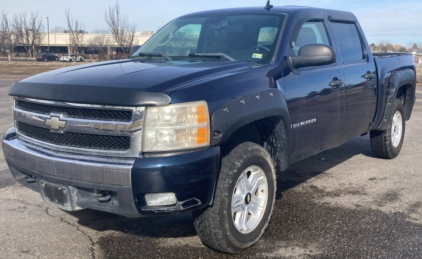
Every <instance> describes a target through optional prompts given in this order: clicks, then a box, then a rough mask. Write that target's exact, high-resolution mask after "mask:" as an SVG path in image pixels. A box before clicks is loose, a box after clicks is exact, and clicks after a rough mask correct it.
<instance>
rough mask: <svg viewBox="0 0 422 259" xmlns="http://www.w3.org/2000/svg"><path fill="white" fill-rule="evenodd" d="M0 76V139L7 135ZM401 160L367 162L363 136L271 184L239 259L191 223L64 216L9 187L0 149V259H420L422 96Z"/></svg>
mask: <svg viewBox="0 0 422 259" xmlns="http://www.w3.org/2000/svg"><path fill="white" fill-rule="evenodd" d="M23 77H25V76H23V75H21V76H16V75H4V74H3V75H2V74H0V116H1V117H0V120H1V123H0V132H2V133H4V132H5V131H6V129H7V128H9V127H11V126H12V118H11V99H10V98H9V97H8V96H7V91H8V89H9V86H10V83H11V82H12V81H16V80H19V79H21V78H23ZM417 91H418V92H417V95H418V98H419V99H418V100H417V102H416V105H415V108H414V111H413V115H412V119H411V120H410V121H409V122H408V123H407V128H406V137H405V141H404V145H403V149H402V152H401V154H400V156H399V157H397V158H396V159H394V160H382V159H377V158H374V157H373V155H372V153H371V150H370V146H369V138H368V136H364V137H357V138H355V139H352V140H350V141H348V142H347V143H345V144H344V145H342V146H340V147H338V148H335V149H332V150H328V151H325V152H323V153H321V154H318V155H316V156H314V157H311V158H308V159H306V160H304V161H301V162H299V163H296V164H293V165H292V166H291V168H290V169H289V170H288V171H287V172H284V173H279V175H278V184H277V185H278V186H277V187H278V192H277V201H276V204H275V209H274V212H273V217H272V220H271V223H270V227H269V229H268V230H267V232H266V233H265V234H264V236H263V238H262V239H261V240H260V241H259V242H258V243H257V244H256V245H255V246H253V247H252V248H250V249H247V250H245V251H244V252H242V253H240V254H237V255H227V254H222V253H218V252H215V251H212V250H210V249H208V248H206V247H205V246H203V245H202V243H201V241H200V240H199V238H198V236H197V234H196V232H195V229H194V226H193V223H192V217H191V215H190V214H179V215H172V216H164V217H156V218H140V219H129V218H125V217H121V216H117V215H112V214H108V213H103V212H97V211H93V210H81V211H76V212H64V211H61V210H60V209H57V208H55V207H53V206H50V205H47V204H45V203H43V202H42V200H41V197H40V196H39V194H37V193H35V192H33V191H31V190H29V189H26V188H24V187H21V186H20V185H19V184H17V183H15V181H14V179H13V178H12V177H11V175H10V172H9V170H8V168H7V165H6V164H5V161H4V158H3V154H2V151H1V149H0V244H1V246H0V258H58V257H60V258H422V215H421V213H422V191H421V188H420V186H421V185H422V174H421V173H420V168H422V159H421V152H422V136H421V134H420V126H421V125H422V124H421V123H422V102H421V99H422V87H421V86H419V87H418V89H417Z"/></svg>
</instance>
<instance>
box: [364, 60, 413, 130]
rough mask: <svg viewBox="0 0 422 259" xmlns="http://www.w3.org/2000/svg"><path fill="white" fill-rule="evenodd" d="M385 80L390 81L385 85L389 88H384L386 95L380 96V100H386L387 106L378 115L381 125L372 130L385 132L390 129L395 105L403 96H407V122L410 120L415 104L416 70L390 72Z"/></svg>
mask: <svg viewBox="0 0 422 259" xmlns="http://www.w3.org/2000/svg"><path fill="white" fill-rule="evenodd" d="M385 79H387V80H388V83H387V84H386V83H384V84H385V85H387V87H384V92H385V95H384V93H382V94H379V95H378V98H386V102H385V103H386V104H385V107H384V110H382V109H380V111H379V112H381V114H378V115H377V116H380V118H379V120H376V122H377V121H379V123H375V125H374V127H372V130H385V129H386V128H387V127H388V125H389V124H390V120H391V117H392V115H393V104H394V102H395V101H396V99H397V98H400V96H401V95H402V94H405V97H406V98H405V103H404V113H405V114H404V117H405V120H406V121H407V120H409V119H410V117H411V114H412V110H413V105H414V104H415V96H416V93H415V91H416V74H415V71H414V69H411V68H408V69H401V70H397V71H393V72H390V73H388V74H386V76H385ZM380 108H381V107H380ZM379 112H377V113H379ZM381 115H382V116H381Z"/></svg>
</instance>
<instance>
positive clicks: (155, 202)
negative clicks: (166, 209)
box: [145, 192, 177, 207]
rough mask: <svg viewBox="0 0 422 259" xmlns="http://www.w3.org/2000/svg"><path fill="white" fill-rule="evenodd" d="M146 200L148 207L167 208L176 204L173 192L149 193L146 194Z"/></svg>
mask: <svg viewBox="0 0 422 259" xmlns="http://www.w3.org/2000/svg"><path fill="white" fill-rule="evenodd" d="M145 200H146V201H147V204H148V206H151V207H154V206H166V205H174V204H176V202H177V200H176V195H174V193H172V192H167V193H147V194H145Z"/></svg>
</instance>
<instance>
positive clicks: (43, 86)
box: [9, 60, 250, 106]
mask: <svg viewBox="0 0 422 259" xmlns="http://www.w3.org/2000/svg"><path fill="white" fill-rule="evenodd" d="M248 67H250V64H248V63H245V62H187V61H181V62H179V61H176V62H175V61H173V62H166V63H144V62H140V61H137V60H120V61H109V62H100V63H93V64H88V65H82V66H75V67H68V68H63V69H58V70H53V71H50V72H47V73H43V74H39V75H36V76H32V77H29V78H27V79H24V80H22V81H20V82H19V83H15V84H14V85H13V86H12V88H11V90H10V92H9V94H10V95H12V96H21V97H28V98H36V99H46V100H53V101H67V102H77V103H92V104H108V105H124V106H133V105H158V104H162V102H167V103H169V102H170V100H169V98H164V99H163V100H161V99H162V98H163V97H165V96H168V95H170V94H171V93H172V92H173V91H175V90H177V89H178V88H180V87H183V86H186V85H188V84H192V83H194V82H197V81H200V80H203V79H210V78H211V79H212V77H215V76H222V75H224V74H227V73H235V72H236V71H242V70H244V69H246V68H248ZM155 93H159V95H158V96H159V98H158V99H160V100H161V101H158V99H157V98H156V99H155V102H158V103H154V102H150V103H145V101H146V100H145V96H148V97H149V98H150V97H151V96H152V95H154V94H155ZM89 95H92V96H89ZM103 95H104V96H103ZM113 99H114V100H113ZM117 99H119V101H117ZM136 99H138V101H137V100H136ZM140 99H143V100H140ZM147 99H148V98H147ZM165 99H167V101H166V100H165Z"/></svg>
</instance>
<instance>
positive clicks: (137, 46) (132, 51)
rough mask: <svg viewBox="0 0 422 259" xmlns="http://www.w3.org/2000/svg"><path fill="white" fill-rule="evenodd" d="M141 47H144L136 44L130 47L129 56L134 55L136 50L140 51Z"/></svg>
mask: <svg viewBox="0 0 422 259" xmlns="http://www.w3.org/2000/svg"><path fill="white" fill-rule="evenodd" d="M140 47H142V45H135V46H132V47H131V48H130V52H129V56H132V55H133V53H135V52H136V51H138V49H139V48H140Z"/></svg>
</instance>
